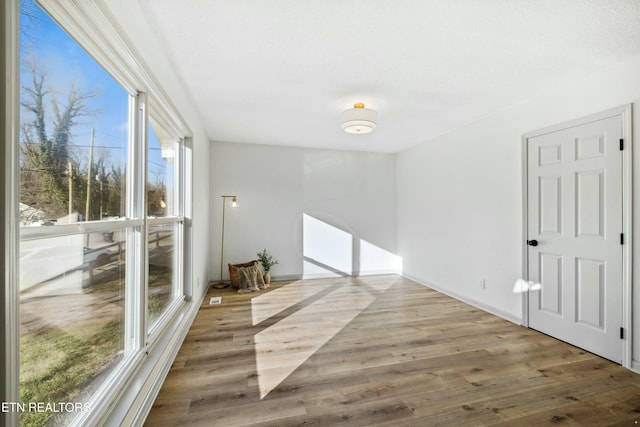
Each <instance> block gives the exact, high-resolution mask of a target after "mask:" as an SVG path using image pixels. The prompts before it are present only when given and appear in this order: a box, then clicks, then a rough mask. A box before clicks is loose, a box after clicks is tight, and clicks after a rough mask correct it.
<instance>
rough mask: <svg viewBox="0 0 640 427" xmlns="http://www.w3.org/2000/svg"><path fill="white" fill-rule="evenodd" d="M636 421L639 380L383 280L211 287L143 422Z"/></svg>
mask: <svg viewBox="0 0 640 427" xmlns="http://www.w3.org/2000/svg"><path fill="white" fill-rule="evenodd" d="M211 296H222V304H221V305H208V303H209V297H211ZM636 421H638V422H640V375H637V374H634V373H632V372H631V371H629V370H626V369H624V368H622V367H621V366H619V365H616V364H614V363H612V362H609V361H607V360H605V359H602V358H599V357H597V356H594V355H592V354H590V353H588V352H586V351H583V350H580V349H578V348H575V347H572V346H570V345H568V344H565V343H562V342H560V341H557V340H555V339H553V338H550V337H548V336H545V335H542V334H540V333H537V332H535V331H532V330H528V329H525V328H523V327H520V326H517V325H515V324H513V323H510V322H508V321H505V320H502V319H500V318H498V317H495V316H492V315H490V314H487V313H485V312H483V311H481V310H479V309H476V308H474V307H472V306H469V305H466V304H463V303H461V302H459V301H456V300H454V299H451V298H449V297H447V296H444V295H442V294H440V293H438V292H435V291H433V290H431V289H429V288H426V287H423V286H421V285H419V284H416V283H415V282H412V281H410V280H407V279H404V278H402V277H399V276H395V275H387V276H368V277H359V278H340V279H322V280H309V281H299V282H279V283H274V284H272V287H271V288H270V289H269V290H267V291H264V292H261V293H254V294H237V293H235V292H234V291H233V290H231V289H223V290H216V289H212V290H210V291H209V292H208V294H207V298H206V299H205V303H204V304H203V306H202V308H201V309H200V312H199V314H198V316H197V318H196V320H195V322H194V324H193V326H192V327H191V330H190V332H189V334H188V336H187V337H186V339H185V342H184V344H183V346H182V348H181V350H180V353H179V354H178V356H177V358H176V360H175V362H174V364H173V367H172V368H171V371H170V372H169V375H168V377H167V379H166V381H165V383H164V385H163V387H162V390H161V391H160V394H159V395H158V398H157V400H156V402H155V404H154V406H153V408H152V410H151V412H150V414H149V417H148V419H147V422H146V425H148V426H178V425H189V426H245V425H252V426H278V427H282V426H301V425H305V426H306V425H315V426H350V427H351V426H371V425H374V426H437V425H446V426H450V425H472V426H478V425H496V424H497V425H499V424H502V425H509V426H512V425H549V424H560V425H628V426H633V425H638V424H637V423H636Z"/></svg>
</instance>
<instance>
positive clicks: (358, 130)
mask: <svg viewBox="0 0 640 427" xmlns="http://www.w3.org/2000/svg"><path fill="white" fill-rule="evenodd" d="M376 116H377V113H376V112H375V110H372V109H370V108H364V104H363V103H361V102H358V103H356V104H353V108H351V109H349V110H346V111H343V112H342V116H341V118H342V130H344V131H345V132H346V133H353V134H363V133H369V132H371V131H372V130H373V129H375V127H376Z"/></svg>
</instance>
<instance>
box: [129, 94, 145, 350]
mask: <svg viewBox="0 0 640 427" xmlns="http://www.w3.org/2000/svg"><path fill="white" fill-rule="evenodd" d="M146 121H147V96H146V94H144V93H138V94H137V95H136V96H132V97H131V102H130V118H129V122H130V124H131V131H130V142H129V158H128V168H127V176H128V179H127V183H128V188H127V197H126V205H127V206H126V212H127V218H129V219H142V221H143V222H142V224H141V225H138V226H135V227H131V228H129V229H128V231H127V233H128V236H127V254H126V259H127V261H126V266H127V273H126V274H127V291H126V292H127V298H126V301H127V302H128V303H127V309H126V310H127V313H126V315H125V320H126V323H127V326H126V333H127V335H126V336H127V339H126V340H125V351H126V353H127V354H132V353H133V352H135V351H138V350H140V349H142V348H143V347H144V345H145V335H146V334H145V331H146V326H145V325H146V296H145V286H144V283H145V277H146V268H145V265H146V262H145V259H146V255H145V253H146V237H145V231H144V230H145V229H146V224H145V222H144V221H145V220H144V218H145V215H144V206H145V195H144V193H145V191H144V183H145V177H146V158H145V150H146V134H147V131H146Z"/></svg>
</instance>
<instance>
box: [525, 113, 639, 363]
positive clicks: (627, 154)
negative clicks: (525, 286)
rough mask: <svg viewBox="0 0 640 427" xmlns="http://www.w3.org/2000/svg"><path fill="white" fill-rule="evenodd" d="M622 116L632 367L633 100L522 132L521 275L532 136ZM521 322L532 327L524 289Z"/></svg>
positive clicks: (625, 349) (625, 311) (625, 290)
mask: <svg viewBox="0 0 640 427" xmlns="http://www.w3.org/2000/svg"><path fill="white" fill-rule="evenodd" d="M615 116H620V118H621V120H622V138H623V140H624V150H622V233H624V236H625V239H624V245H623V246H622V251H623V252H622V327H623V328H624V331H625V334H624V335H625V337H624V340H623V342H622V366H624V367H625V368H628V369H632V360H633V354H632V352H633V342H632V338H633V317H632V312H633V294H632V283H633V282H632V277H633V274H632V271H633V235H632V230H633V227H632V222H633V174H632V161H633V156H632V148H633V141H632V137H633V135H632V124H631V121H632V104H625V105H622V106H620V107H616V108H611V109H609V110H605V111H602V112H600V113H595V114H591V115H588V116H584V117H580V118H578V119H574V120H570V121H567V122H563V123H558V124H556V125H553V126H549V127H546V128H543V129H539V130H536V131H532V132H527V133H525V134H523V135H522V145H521V148H522V277H523V278H525V279H527V280H528V279H529V246H528V245H527V239H528V235H529V233H528V224H529V221H528V220H529V215H528V209H529V204H528V184H529V183H528V179H529V170H528V167H527V164H528V144H529V139H531V138H534V137H537V136H541V135H544V134H547V133H552V132H557V131H560V130H563V129H567V128H571V127H574V126H580V125H583V124H586V123H591V122H595V121H598V120H602V119H607V118H610V117H615ZM522 326H525V327H527V328H529V293H528V292H522Z"/></svg>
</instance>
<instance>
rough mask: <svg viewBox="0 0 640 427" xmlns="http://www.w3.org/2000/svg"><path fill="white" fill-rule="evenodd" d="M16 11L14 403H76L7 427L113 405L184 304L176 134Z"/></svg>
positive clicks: (28, 4) (140, 97) (148, 102)
mask: <svg viewBox="0 0 640 427" xmlns="http://www.w3.org/2000/svg"><path fill="white" fill-rule="evenodd" d="M20 8H21V24H20V30H21V31H20V32H21V51H20V65H21V92H20V97H21V111H20V126H21V133H20V161H19V171H18V174H19V176H18V177H16V178H17V179H18V183H19V184H18V186H19V199H20V209H19V210H20V242H19V248H18V253H19V259H18V261H17V263H18V264H19V278H18V283H16V284H15V286H16V287H17V288H18V289H17V290H18V291H19V295H20V296H19V300H20V327H19V340H20V358H19V359H20V360H19V363H20V384H19V394H20V402H21V403H24V404H30V403H38V404H39V403H43V404H47V403H56V402H67V403H77V404H79V405H77V406H73V407H74V408H76V410H72V411H62V412H60V411H40V412H32V411H24V412H22V413H21V414H20V424H21V425H26V426H29V425H44V424H47V425H60V424H64V425H66V424H69V423H73V422H74V421H73V420H74V419H75V420H76V421H75V422H81V421H78V420H81V419H82V413H81V412H83V410H84V409H83V408H87V407H91V403H92V402H96V401H98V400H104V399H109V398H112V397H113V396H115V393H116V391H117V390H118V387H119V386H121V385H122V384H123V382H124V381H125V380H126V374H127V372H130V371H132V369H133V368H132V366H133V365H134V361H136V360H140V359H141V358H142V356H143V355H144V354H145V352H146V351H147V348H148V346H149V345H152V344H153V342H154V340H155V339H157V338H158V336H159V335H160V333H161V331H162V328H163V326H164V325H167V324H168V323H169V322H170V321H171V316H172V314H173V313H176V312H177V310H178V308H179V306H180V304H181V303H182V302H183V301H184V294H185V292H184V276H185V274H188V272H187V271H185V270H186V268H185V264H184V261H183V253H184V250H183V248H184V243H183V241H184V230H183V223H184V221H183V213H184V211H185V207H184V195H183V194H184V190H183V189H184V186H185V185H186V179H185V172H184V164H185V160H184V153H185V148H184V140H185V139H184V137H183V136H181V135H179V133H178V132H177V131H176V129H177V128H179V126H176V125H175V123H172V121H171V119H167V117H168V116H169V117H172V115H171V114H167V110H168V107H167V106H166V103H164V102H162V101H161V100H160V99H159V98H158V97H157V96H154V94H153V93H149V94H147V93H145V92H146V91H145V90H144V88H145V84H144V79H141V80H140V81H138V84H139V85H140V88H139V89H132V88H131V86H132V85H131V81H127V83H126V84H121V83H120V82H119V81H118V80H116V79H115V78H113V77H112V76H111V75H110V74H109V73H107V72H106V71H105V70H104V69H103V68H102V67H101V66H100V65H99V64H98V63H97V62H96V61H95V60H94V59H93V58H92V57H91V56H89V55H88V54H87V53H86V52H85V51H84V50H83V49H82V48H81V47H80V45H79V44H78V43H76V42H75V41H74V40H73V39H72V38H71V37H69V36H68V35H67V34H66V33H65V32H64V31H63V30H62V29H61V28H60V27H59V26H58V25H57V24H56V23H55V22H54V21H53V20H52V19H51V18H49V16H48V15H47V14H46V13H45V12H44V11H43V10H42V9H41V8H40V7H39V6H38V5H36V4H35V3H34V2H33V0H24V1H21V2H20ZM125 86H126V88H125ZM145 260H146V262H144V261H145ZM143 302H144V303H143ZM87 405H88V406H87ZM78 408H80V409H81V410H80V412H78Z"/></svg>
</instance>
